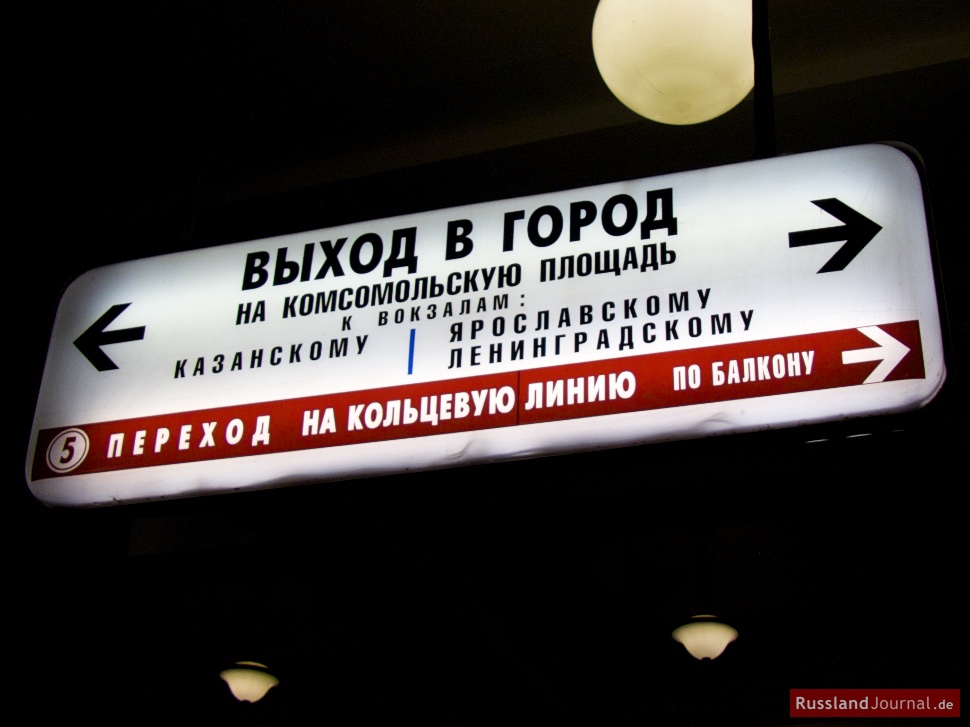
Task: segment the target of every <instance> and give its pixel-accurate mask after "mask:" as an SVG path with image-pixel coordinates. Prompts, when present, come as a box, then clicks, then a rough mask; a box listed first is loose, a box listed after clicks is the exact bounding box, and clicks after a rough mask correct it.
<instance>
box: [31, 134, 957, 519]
mask: <svg viewBox="0 0 970 727" xmlns="http://www.w3.org/2000/svg"><path fill="white" fill-rule="evenodd" d="M942 348H943V346H942V335H941V328H940V319H939V308H938V302H937V296H936V288H935V282H934V273H933V265H932V261H931V245H930V240H929V235H928V231H927V220H926V213H925V209H924V203H923V193H922V186H921V182H920V177H919V173H918V171H917V168H916V167H915V166H914V164H913V162H912V161H911V159H910V157H909V156H907V154H905V153H904V152H902V151H900V150H899V149H897V148H895V147H891V146H888V145H866V146H859V147H850V148H844V149H835V150H829V151H821V152H814V153H810V154H802V155H794V156H789V157H779V158H775V159H767V160H759V161H752V162H747V163H743V164H737V165H731V166H724V167H717V168H712V169H704V170H698V171H690V172H684V173H679V174H671V175H666V176H661V177H653V178H649V179H638V180H632V181H625V182H620V183H615V184H608V185H602V186H596V187H588V188H583V189H575V190H571V191H566V192H556V193H553V194H545V195H537V196H533V197H526V198H518V199H511V200H502V201H497V202H490V203H487V204H479V205H473V206H467V207H459V208H453V209H445V210H438V211H434V212H427V213H421V214H416V215H413V216H402V217H396V218H390V219H382V220H377V221H371V222H362V223H357V224H351V225H346V226H344V227H339V228H333V229H326V230H316V231H311V232H304V233H299V234H292V235H285V236H281V237H276V238H271V239H263V240H256V241H252V242H245V243H238V244H233V245H227V246H223V247H218V248H212V249H204V250H198V251H192V252H185V253H177V254H172V255H166V256H159V257H155V258H149V259H143V260H136V261H132V262H127V263H121V264H118V265H111V266H107V267H103V268H98V269H95V270H92V271H90V272H88V273H86V274H84V275H82V276H81V277H80V278H78V279H77V280H76V281H75V282H74V283H73V284H72V285H71V286H70V287H69V288H68V290H67V291H66V292H65V294H64V296H63V298H62V300H61V303H60V306H59V309H58V313H57V316H56V320H55V323H54V328H53V332H52V334H51V344H50V350H49V353H48V358H47V363H46V367H45V370H44V376H43V380H42V384H41V389H40V396H39V400H38V404H37V410H36V415H35V419H34V427H33V436H32V439H31V446H30V449H29V451H28V453H27V463H26V472H27V479H28V482H29V485H30V487H31V490H32V492H33V493H34V495H35V496H36V497H37V498H38V499H40V500H41V501H43V502H45V503H48V504H51V505H65V506H100V505H110V504H115V503H126V502H138V501H146V500H152V499H164V498H174V497H187V496H192V495H199V494H205V493H213V492H228V491H238V490H246V489H256V488H266V487H277V486H282V485H288V484H299V483H307V482H318V481H326V480H335V479H344V478H349V477H360V476H370V475H378V474H388V473H393V472H399V471H404V470H415V469H430V468H440V467H448V466H455V465H465V464H473V463H482V462H486V461H493V460H501V459H511V458H520V457H530V456H537V455H546V454H553V453H565V452H571V451H579V450H588V449H593V448H603V447H615V446H623V445H634V444H641V443H647V442H654V441H660V440H670V439H683V438H692V437H702V436H708V435H718V434H726V433H732V432H743V431H751V430H758V429H765V428H781V427H791V426H796V425H800V424H809V423H819V422H826V421H830V420H840V419H844V418H847V417H859V416H867V415H878V414H887V413H895V412H902V411H907V410H912V409H916V408H919V407H921V406H923V405H924V404H926V403H927V402H929V401H930V400H931V399H932V398H933V397H934V396H935V395H936V393H937V392H938V391H939V389H940V387H941V386H942V384H943V380H944V377H945V368H944V361H943V351H942Z"/></svg>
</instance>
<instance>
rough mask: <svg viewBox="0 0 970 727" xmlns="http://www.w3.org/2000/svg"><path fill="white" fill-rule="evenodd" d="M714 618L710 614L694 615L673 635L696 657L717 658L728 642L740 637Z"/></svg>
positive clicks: (735, 631)
mask: <svg viewBox="0 0 970 727" xmlns="http://www.w3.org/2000/svg"><path fill="white" fill-rule="evenodd" d="M714 618H715V617H714V616H711V615H709V614H703V615H699V616H694V617H693V618H692V619H691V620H690V621H689V622H688V623H686V624H684V625H683V626H679V627H678V628H676V629H674V632H673V633H672V634H671V636H673V637H674V640H675V641H678V642H680V643H681V644H683V645H684V648H686V649H687V651H689V652H690V655H691V656H693V657H694V658H695V659H716V658H717V657H719V656H720V655H721V654H722V653H723V652H724V650H725V649H726V648H727V645H728V644H730V643H731V642H732V641H734V640H735V639H736V638H738V632H737V630H736V629H734V628H732V627H730V626H728V625H727V624H723V623H721V622H719V621H715V620H714Z"/></svg>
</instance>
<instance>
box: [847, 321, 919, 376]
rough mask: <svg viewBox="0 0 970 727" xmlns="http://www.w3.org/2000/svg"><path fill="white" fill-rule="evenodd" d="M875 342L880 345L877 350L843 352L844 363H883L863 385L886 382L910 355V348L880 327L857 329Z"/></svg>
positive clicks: (862, 349) (863, 349)
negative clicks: (900, 363) (904, 358)
mask: <svg viewBox="0 0 970 727" xmlns="http://www.w3.org/2000/svg"><path fill="white" fill-rule="evenodd" d="M856 330H858V331H859V333H862V334H864V335H866V336H868V337H869V338H871V339H872V340H873V341H875V342H876V343H878V344H879V346H878V347H877V348H859V349H856V350H855V351H843V352H842V363H844V364H854V363H864V362H866V361H880V362H881V363H880V364H879V365H878V366H876V368H874V369H873V370H872V373H871V374H869V376H868V377H867V378H866V380H865V381H863V382H862V383H863V384H875V383H878V382H880V381H885V380H886V377H887V376H889V374H890V373H892V370H893V369H894V368H896V366H897V365H898V364H899V362H900V361H902V360H903V357H904V356H906V354H907V353H909V347H907V346H904V345H903V344H902V343H900V342H899V341H897V340H896V339H895V338H893V337H892V336H890V335H889V334H888V333H886V332H885V331H884V330H882V329H881V328H880V327H879V326H865V327H864V328H858V329H856Z"/></svg>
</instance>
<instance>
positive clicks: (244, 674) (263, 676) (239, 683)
mask: <svg viewBox="0 0 970 727" xmlns="http://www.w3.org/2000/svg"><path fill="white" fill-rule="evenodd" d="M219 676H220V677H222V680H223V681H224V682H225V683H226V684H228V685H229V691H231V692H232V696H234V697H235V698H236V699H238V700H239V701H240V702H258V701H259V700H260V699H262V698H263V697H265V696H266V692H268V691H269V690H270V689H272V688H273V687H275V686H276V685H277V684H279V683H280V680H279V679H277V678H276V677H274V676H273V675H272V674H270V673H269V672H268V671H266V665H265V664H260V663H259V662H256V661H237V662H236V665H235V666H234V667H232V668H231V669H225V670H224V671H222V672H220V673H219Z"/></svg>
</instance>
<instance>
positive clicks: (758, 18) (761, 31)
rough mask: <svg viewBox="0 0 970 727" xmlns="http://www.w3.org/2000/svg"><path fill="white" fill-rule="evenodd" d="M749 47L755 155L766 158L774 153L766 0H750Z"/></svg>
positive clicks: (772, 98)
mask: <svg viewBox="0 0 970 727" xmlns="http://www.w3.org/2000/svg"><path fill="white" fill-rule="evenodd" d="M751 47H752V50H753V51H754V147H755V151H754V153H755V158H757V159H766V158H768V157H773V156H775V154H776V147H775V93H774V89H773V88H772V82H771V38H770V34H769V32H768V0H752V5H751Z"/></svg>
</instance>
